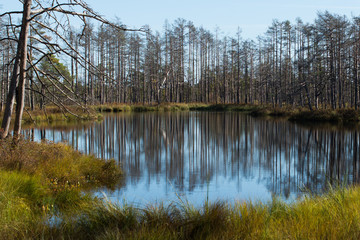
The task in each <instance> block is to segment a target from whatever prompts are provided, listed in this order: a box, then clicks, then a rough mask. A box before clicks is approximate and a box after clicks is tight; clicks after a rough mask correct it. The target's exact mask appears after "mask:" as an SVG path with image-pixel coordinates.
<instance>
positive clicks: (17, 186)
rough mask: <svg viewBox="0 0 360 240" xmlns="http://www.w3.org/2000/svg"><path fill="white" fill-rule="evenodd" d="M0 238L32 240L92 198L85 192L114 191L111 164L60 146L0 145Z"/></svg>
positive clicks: (116, 170) (114, 171)
mask: <svg viewBox="0 0 360 240" xmlns="http://www.w3.org/2000/svg"><path fill="white" fill-rule="evenodd" d="M0 159H1V161H0V226H1V227H0V239H25V238H31V239H35V238H38V236H39V234H41V233H40V232H39V231H40V230H41V229H44V228H46V227H48V226H49V223H51V221H53V220H52V219H54V218H55V217H56V216H66V215H67V214H69V213H72V212H76V211H77V210H78V209H79V208H80V206H82V205H84V204H85V205H86V204H89V203H91V204H93V203H94V202H95V200H94V199H93V198H92V197H91V196H88V195H87V194H85V192H86V190H87V189H93V188H94V187H100V186H107V187H109V188H111V187H114V186H115V185H116V184H117V183H118V182H119V181H120V179H121V175H122V173H121V170H120V169H119V167H118V166H117V165H116V164H115V162H114V160H110V161H104V160H101V159H98V158H95V157H94V156H91V155H83V154H80V153H79V152H77V151H75V150H73V149H71V148H70V147H69V146H66V145H63V144H53V143H45V142H43V143H34V142H30V141H26V140H20V141H19V142H18V143H17V145H14V144H13V142H12V141H11V140H2V141H1V142H0Z"/></svg>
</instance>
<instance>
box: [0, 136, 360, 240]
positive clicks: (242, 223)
mask: <svg viewBox="0 0 360 240" xmlns="http://www.w3.org/2000/svg"><path fill="white" fill-rule="evenodd" d="M0 143H1V144H0V159H1V161H0V226H1V227H0V239H359V238H360V209H359V207H358V206H359V205H360V187H350V188H347V189H346V188H340V189H330V191H329V192H328V193H326V194H324V195H322V196H316V195H314V196H307V197H305V198H304V199H302V200H298V201H296V202H294V203H290V204H287V203H284V202H282V201H281V200H278V199H273V200H272V201H270V202H267V203H261V202H249V201H247V202H237V203H235V204H227V203H225V202H214V203H211V202H205V203H204V205H203V207H200V208H196V207H194V206H192V205H191V203H188V202H186V201H182V200H181V199H179V200H178V201H177V202H173V203H171V204H167V205H165V204H161V203H158V204H155V203H154V204H152V205H149V206H140V207H135V206H131V205H127V204H120V205H117V204H113V203H110V202H107V201H104V200H100V199H97V198H94V197H93V196H91V195H88V194H86V190H87V189H93V188H94V187H97V186H107V187H110V188H111V187H114V186H115V184H116V183H117V182H118V181H119V179H121V171H120V169H119V168H118V167H117V166H116V164H115V162H114V161H103V160H101V159H97V158H95V157H94V156H87V155H83V154H80V153H79V152H77V151H74V150H73V149H71V148H70V147H68V146H66V145H63V144H53V143H45V142H44V143H34V142H29V141H25V140H21V141H20V142H19V143H18V145H13V143H12V142H11V141H10V140H5V141H1V142H0Z"/></svg>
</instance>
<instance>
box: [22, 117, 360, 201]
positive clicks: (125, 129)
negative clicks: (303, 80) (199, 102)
mask: <svg viewBox="0 0 360 240" xmlns="http://www.w3.org/2000/svg"><path fill="white" fill-rule="evenodd" d="M24 133H25V134H26V135H28V136H29V137H30V138H32V139H35V140H40V139H43V138H47V139H48V140H51V141H55V142H59V141H67V142H68V143H69V144H70V145H71V146H73V147H74V148H75V149H78V150H80V151H83V152H85V153H94V154H95V155H96V156H99V157H101V158H114V159H116V160H117V161H118V162H119V163H120V164H121V165H122V167H123V168H124V170H125V172H126V181H125V182H126V184H125V187H124V189H123V190H119V191H120V192H121V197H125V198H126V192H127V191H131V189H130V188H133V187H134V186H137V185H141V184H142V185H144V186H145V187H143V188H139V189H140V190H139V191H140V192H137V193H136V194H141V196H142V197H144V196H146V195H147V194H149V193H148V192H146V191H150V190H151V189H150V187H149V185H151V184H152V183H155V184H157V185H158V186H160V187H159V188H158V189H157V190H156V191H157V192H156V193H155V195H156V196H165V197H166V196H167V195H168V194H169V192H173V191H176V192H178V193H183V194H185V195H191V194H192V193H193V192H196V191H200V192H202V194H201V196H202V199H197V201H199V203H201V202H203V200H204V198H205V196H206V195H207V194H206V192H207V191H209V188H210V191H213V192H214V194H210V195H211V196H213V198H221V197H222V196H230V197H233V196H234V197H237V198H239V197H240V198H241V196H243V195H245V196H247V198H252V197H253V196H252V195H251V194H250V195H246V194H244V191H245V190H244V189H243V188H244V187H243V186H244V184H247V183H249V182H252V183H253V184H254V185H251V186H255V188H256V186H263V187H264V186H265V187H264V188H261V187H259V189H258V191H257V193H258V194H259V196H260V199H261V198H265V199H261V200H266V198H269V196H270V195H271V194H270V193H274V194H277V195H281V196H282V197H284V198H285V199H288V198H289V197H290V196H292V198H293V197H294V196H298V195H299V194H301V188H302V187H304V188H306V189H308V190H311V191H316V192H318V191H322V190H323V189H324V187H325V186H327V184H328V183H329V182H330V183H334V182H348V183H357V182H358V181H359V164H358V161H359V155H360V152H359V151H358V150H357V149H358V147H359V144H358V139H359V136H358V135H359V131H358V129H357V128H355V129H352V130H346V129H343V128H337V127H331V126H330V127H326V126H306V127H305V126H300V125H297V124H293V123H290V122H288V121H284V120H274V119H271V120H265V119H259V118H252V117H250V116H247V115H243V114H239V113H231V112H225V113H216V112H175V113H166V112H165V113H141V114H138V113H132V114H118V115H109V116H106V117H105V119H104V121H102V122H101V123H92V124H87V125H82V126H77V127H70V128H64V127H62V128H61V127H60V128H56V127H52V128H40V129H28V130H25V131H24ZM130 186H131V187H130ZM146 186H147V187H146ZM234 186H235V187H234ZM229 188H230V189H229ZM159 189H160V190H159ZM141 191H144V192H143V193H141ZM222 191H226V193H225V192H224V194H223V192H222ZM204 192H205V194H204ZM229 192H233V193H234V194H230V195H229ZM136 194H135V195H134V197H135V198H136ZM195 195H196V194H195ZM195 195H194V196H195ZM196 196H197V195H196ZM262 196H264V197H262ZM265 196H266V197H265ZM144 198H146V197H144ZM257 198H259V197H257Z"/></svg>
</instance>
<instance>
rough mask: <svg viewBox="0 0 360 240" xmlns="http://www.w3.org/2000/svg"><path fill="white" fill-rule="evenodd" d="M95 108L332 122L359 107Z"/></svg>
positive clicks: (345, 119) (354, 118) (352, 115)
mask: <svg viewBox="0 0 360 240" xmlns="http://www.w3.org/2000/svg"><path fill="white" fill-rule="evenodd" d="M92 108H93V109H94V110H96V111H98V112H171V111H173V112H175V111H221V112H225V111H231V112H244V113H247V114H249V115H251V116H254V117H263V116H271V117H284V118H287V119H289V120H291V121H298V122H309V121H310V122H311V121H316V122H319V121H320V122H332V123H354V122H358V121H359V117H360V115H359V111H358V110H355V109H352V108H346V109H337V110H331V109H314V110H313V111H310V110H308V109H306V108H293V107H290V106H285V107H282V108H274V107H272V106H269V105H251V104H203V103H188V104H186V103H179V104H176V103H169V104H160V105H124V104H122V105H116V104H112V105H111V104H109V105H98V106H93V107H92Z"/></svg>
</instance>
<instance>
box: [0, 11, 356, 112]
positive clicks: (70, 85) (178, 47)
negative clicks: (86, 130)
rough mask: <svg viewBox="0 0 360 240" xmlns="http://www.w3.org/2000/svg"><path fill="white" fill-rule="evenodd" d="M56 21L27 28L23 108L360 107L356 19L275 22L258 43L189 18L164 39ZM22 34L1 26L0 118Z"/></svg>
mask: <svg viewBox="0 0 360 240" xmlns="http://www.w3.org/2000/svg"><path fill="white" fill-rule="evenodd" d="M11 20H12V21H11ZM10 21H11V22H10ZM59 21H60V20H57V15H56V14H54V13H48V15H46V16H44V15H40V16H36V15H35V16H33V17H32V21H31V22H30V23H31V24H30V29H29V39H30V40H29V51H28V58H27V61H28V63H29V66H30V67H29V69H28V71H27V78H26V93H25V103H26V106H28V107H29V108H31V109H33V108H34V106H39V107H40V108H42V106H43V105H46V104H53V103H55V102H57V103H59V102H60V103H61V104H64V105H66V104H74V102H80V103H81V104H84V105H87V104H89V105H95V104H104V103H144V104H145V103H163V102H173V103H174V102H175V103H188V102H203V103H237V104H239V103H245V104H271V105H272V106H278V107H282V106H283V105H290V106H302V107H308V108H309V109H310V110H312V109H318V108H331V109H338V108H345V107H352V108H355V109H357V108H358V107H359V91H360V89H359V86H358V85H359V83H358V78H359V58H360V39H359V38H360V18H359V17H353V18H351V19H349V18H347V17H346V16H340V15H336V14H331V13H329V12H322V13H319V14H318V16H317V18H316V19H315V21H314V22H313V23H304V22H303V21H302V20H301V19H298V20H297V21H296V22H295V23H290V22H289V21H280V20H274V21H273V22H272V23H271V24H270V26H269V27H268V30H267V31H266V32H265V33H264V34H263V35H261V36H259V37H258V38H257V39H252V40H249V39H243V38H242V37H241V30H240V29H238V33H237V34H236V35H235V36H224V34H222V32H221V30H220V29H217V30H215V31H210V30H207V29H204V28H203V27H196V26H194V24H193V23H192V22H191V21H188V20H185V19H177V20H176V21H174V22H173V23H168V22H165V24H164V28H163V31H162V32H158V31H156V32H154V31H152V30H151V28H150V27H149V26H146V27H143V28H141V29H138V31H124V29H125V28H126V26H125V27H124V29H122V28H116V27H114V25H117V26H124V25H122V24H121V23H120V22H116V23H110V24H104V23H101V24H99V23H98V21H97V20H92V18H91V17H87V16H84V17H83V19H82V21H83V23H84V24H83V25H82V27H79V26H78V27H76V24H74V25H71V21H70V20H68V21H69V22H68V25H63V24H62V23H60V22H59ZM14 22H15V23H14ZM75 23H76V21H75ZM77 25H79V24H77ZM18 26H19V25H18V23H16V20H15V19H12V18H5V17H2V18H1V36H3V37H2V39H1V41H0V44H1V48H0V56H1V58H0V67H1V70H0V71H1V73H0V74H1V76H2V77H1V83H0V93H1V94H0V106H1V109H3V106H4V104H5V100H6V93H7V89H8V88H9V84H10V82H11V81H10V78H11V72H12V69H13V65H14V61H13V60H14V57H15V55H16V48H15V42H16V39H17V38H18V36H17V35H18V32H19V29H18ZM125 30H126V29H125Z"/></svg>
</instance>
